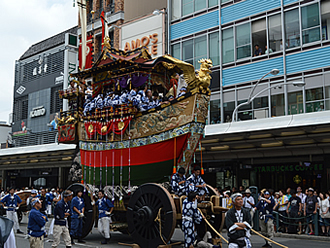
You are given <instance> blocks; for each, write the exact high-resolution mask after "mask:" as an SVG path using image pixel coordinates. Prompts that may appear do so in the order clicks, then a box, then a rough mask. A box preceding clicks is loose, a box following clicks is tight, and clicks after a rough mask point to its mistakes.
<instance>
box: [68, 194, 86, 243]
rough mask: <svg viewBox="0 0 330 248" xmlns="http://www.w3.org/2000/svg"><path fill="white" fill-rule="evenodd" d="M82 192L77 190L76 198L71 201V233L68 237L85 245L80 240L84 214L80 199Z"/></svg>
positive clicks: (83, 206) (83, 204)
mask: <svg viewBox="0 0 330 248" xmlns="http://www.w3.org/2000/svg"><path fill="white" fill-rule="evenodd" d="M82 193H83V192H82V191H81V190H79V191H78V192H77V196H75V197H74V198H73V199H72V201H71V213H72V215H71V232H70V235H71V236H72V238H77V239H78V243H85V241H83V240H82V237H81V236H82V228H83V222H82V220H83V217H84V212H85V201H84V199H83V198H82Z"/></svg>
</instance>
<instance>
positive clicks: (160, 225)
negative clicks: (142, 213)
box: [155, 208, 166, 245]
mask: <svg viewBox="0 0 330 248" xmlns="http://www.w3.org/2000/svg"><path fill="white" fill-rule="evenodd" d="M161 210H162V209H161V208H160V209H159V210H158V214H157V217H156V219H155V221H158V222H159V235H160V238H161V239H162V241H163V243H164V245H166V242H165V240H164V238H163V235H162V219H161V215H160V211H161Z"/></svg>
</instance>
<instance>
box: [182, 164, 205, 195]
mask: <svg viewBox="0 0 330 248" xmlns="http://www.w3.org/2000/svg"><path fill="white" fill-rule="evenodd" d="M200 174H201V167H199V166H196V167H195V169H194V173H193V174H192V175H191V176H190V177H188V179H187V186H188V192H195V193H197V194H198V195H199V196H200V197H201V200H204V199H205V195H207V194H208V193H209V191H208V189H207V187H206V183H205V182H204V180H203V178H202V177H201V175H200Z"/></svg>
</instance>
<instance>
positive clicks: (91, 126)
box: [88, 124, 94, 133]
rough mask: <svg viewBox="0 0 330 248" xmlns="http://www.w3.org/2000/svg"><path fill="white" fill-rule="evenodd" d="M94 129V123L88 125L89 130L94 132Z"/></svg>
mask: <svg viewBox="0 0 330 248" xmlns="http://www.w3.org/2000/svg"><path fill="white" fill-rule="evenodd" d="M93 130H94V127H93V125H92V124H90V125H89V127H88V132H90V133H91V132H93Z"/></svg>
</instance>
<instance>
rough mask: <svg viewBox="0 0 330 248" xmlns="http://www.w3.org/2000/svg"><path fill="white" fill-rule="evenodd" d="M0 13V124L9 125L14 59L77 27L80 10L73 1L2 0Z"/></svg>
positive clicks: (11, 106)
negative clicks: (44, 41)
mask: <svg viewBox="0 0 330 248" xmlns="http://www.w3.org/2000/svg"><path fill="white" fill-rule="evenodd" d="M75 2H76V1H75ZM0 10H1V14H0V47H1V48H2V49H1V55H0V75H1V80H0V89H1V90H0V121H6V122H7V123H8V121H9V114H10V113H12V109H13V95H14V93H13V89H14V75H15V60H18V59H19V58H20V56H22V54H23V53H24V52H25V51H26V50H27V49H28V48H29V47H30V46H31V45H33V44H35V43H38V42H39V41H42V40H44V39H47V38H49V37H51V36H53V35H55V34H58V33H60V32H62V31H64V30H66V29H69V28H71V27H73V26H75V25H77V22H78V14H77V13H78V9H77V4H75V7H73V0H0Z"/></svg>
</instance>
